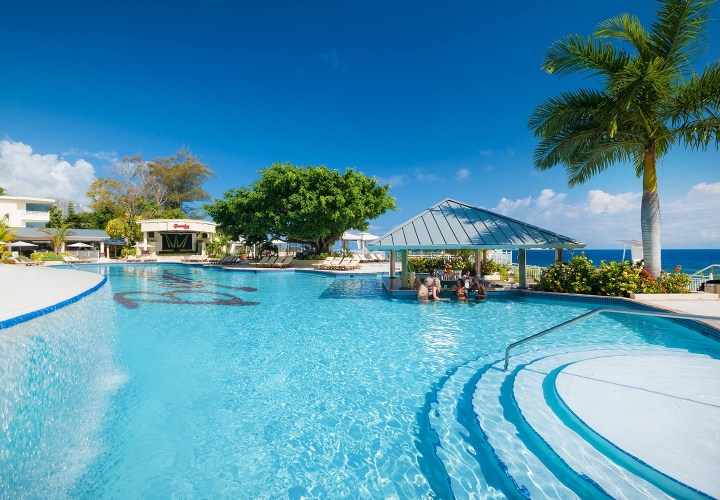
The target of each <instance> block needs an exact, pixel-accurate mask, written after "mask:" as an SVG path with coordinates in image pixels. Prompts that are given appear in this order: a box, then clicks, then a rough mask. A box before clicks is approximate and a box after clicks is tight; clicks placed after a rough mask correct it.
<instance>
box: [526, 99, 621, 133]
mask: <svg viewBox="0 0 720 500" xmlns="http://www.w3.org/2000/svg"><path fill="white" fill-rule="evenodd" d="M610 100H611V98H610V96H609V95H607V94H606V93H604V92H601V91H599V90H595V89H580V90H576V91H574V92H563V93H561V94H560V95H558V96H557V97H551V98H550V99H548V100H546V101H545V102H543V103H541V104H540V105H539V106H538V107H537V108H535V111H533V113H532V115H530V120H529V121H528V125H527V126H528V128H529V129H530V130H532V131H533V134H534V135H535V137H538V138H542V137H549V136H552V135H555V134H557V133H560V132H561V131H562V130H563V129H565V127H567V125H568V123H578V122H583V121H587V120H588V119H590V117H593V116H597V114H598V112H599V110H601V109H602V108H603V107H606V106H607V105H608V103H609V102H610Z"/></svg>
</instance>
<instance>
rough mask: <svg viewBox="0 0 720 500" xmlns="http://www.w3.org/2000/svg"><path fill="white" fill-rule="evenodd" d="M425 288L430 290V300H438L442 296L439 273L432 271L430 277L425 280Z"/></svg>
mask: <svg viewBox="0 0 720 500" xmlns="http://www.w3.org/2000/svg"><path fill="white" fill-rule="evenodd" d="M425 286H426V287H427V289H428V298H430V299H435V300H437V299H438V298H439V296H440V280H439V279H438V277H437V272H435V271H434V270H433V271H430V274H429V275H428V277H427V278H425Z"/></svg>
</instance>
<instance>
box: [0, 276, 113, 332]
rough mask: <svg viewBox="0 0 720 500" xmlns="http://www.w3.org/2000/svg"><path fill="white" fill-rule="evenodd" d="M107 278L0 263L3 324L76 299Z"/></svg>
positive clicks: (1, 318) (0, 307)
mask: <svg viewBox="0 0 720 500" xmlns="http://www.w3.org/2000/svg"><path fill="white" fill-rule="evenodd" d="M104 279H105V278H104V277H103V276H101V275H99V274H97V273H90V272H83V271H76V270H75V269H72V268H70V269H67V268H60V269H53V268H52V267H35V266H27V267H26V266H17V265H8V264H0V322H2V321H6V320H10V319H12V318H16V317H18V316H23V315H25V314H30V313H33V312H35V311H40V310H43V309H46V308H49V307H53V306H55V305H57V304H60V303H62V302H64V301H66V300H70V299H73V298H75V297H77V296H78V295H81V294H83V293H85V292H87V291H88V290H90V289H92V288H93V287H96V286H98V285H99V284H100V283H102V282H103V281H104Z"/></svg>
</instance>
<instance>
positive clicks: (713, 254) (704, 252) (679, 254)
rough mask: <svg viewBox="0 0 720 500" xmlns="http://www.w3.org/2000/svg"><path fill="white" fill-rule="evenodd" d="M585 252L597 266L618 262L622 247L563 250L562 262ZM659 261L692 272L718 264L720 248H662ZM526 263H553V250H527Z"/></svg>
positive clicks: (665, 268)
mask: <svg viewBox="0 0 720 500" xmlns="http://www.w3.org/2000/svg"><path fill="white" fill-rule="evenodd" d="M583 253H584V254H585V256H586V257H587V258H588V259H589V260H591V261H592V263H593V265H595V266H599V265H600V262H601V261H603V260H604V261H606V262H610V261H616V262H619V261H621V260H622V258H623V249H622V248H609V249H601V248H578V249H575V250H564V251H563V262H567V261H569V260H570V259H571V258H572V257H573V256H575V255H581V254H583ZM660 258H661V263H662V269H663V271H666V272H670V271H673V270H674V269H675V268H676V267H677V266H681V270H682V272H684V273H688V274H692V273H694V272H697V271H700V270H702V269H703V268H705V267H707V266H710V265H712V264H720V249H717V248H667V249H662V250H661V254H660ZM625 260H630V248H629V247H628V248H627V250H626V251H625ZM513 262H517V250H513ZM527 263H528V265H531V266H542V267H546V266H549V265H551V264H553V263H555V250H528V252H527Z"/></svg>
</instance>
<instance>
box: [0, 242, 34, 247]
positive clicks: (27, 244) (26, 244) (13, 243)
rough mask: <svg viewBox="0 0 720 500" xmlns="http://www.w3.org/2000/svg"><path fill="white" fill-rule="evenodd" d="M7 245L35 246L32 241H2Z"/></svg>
mask: <svg viewBox="0 0 720 500" xmlns="http://www.w3.org/2000/svg"><path fill="white" fill-rule="evenodd" d="M4 245H5V246H7V247H36V246H37V245H35V244H33V243H25V242H24V241H13V242H12V243H4Z"/></svg>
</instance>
